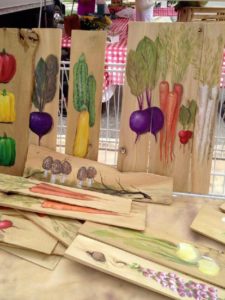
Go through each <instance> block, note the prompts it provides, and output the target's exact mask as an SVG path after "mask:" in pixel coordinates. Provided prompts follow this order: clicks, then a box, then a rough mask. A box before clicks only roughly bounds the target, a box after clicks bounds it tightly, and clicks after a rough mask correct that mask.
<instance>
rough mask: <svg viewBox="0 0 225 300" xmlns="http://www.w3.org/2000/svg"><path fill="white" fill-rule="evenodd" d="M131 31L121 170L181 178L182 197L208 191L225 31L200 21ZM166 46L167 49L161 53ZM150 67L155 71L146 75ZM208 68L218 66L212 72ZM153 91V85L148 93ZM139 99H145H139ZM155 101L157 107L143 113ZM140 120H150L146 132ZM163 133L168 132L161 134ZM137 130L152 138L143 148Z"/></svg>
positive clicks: (178, 183)
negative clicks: (186, 193)
mask: <svg viewBox="0 0 225 300" xmlns="http://www.w3.org/2000/svg"><path fill="white" fill-rule="evenodd" d="M129 26H130V27H129V34H130V35H129V38H128V62H127V68H126V74H127V79H126V82H125V86H126V87H125V93H124V99H123V108H122V116H121V120H122V122H121V130H120V150H123V151H120V153H119V156H118V168H119V170H122V171H140V170H142V171H145V170H146V168H148V171H149V172H151V173H155V174H160V175H166V176H171V177H173V179H174V191H179V192H194V193H208V190H209V179H210V169H211V161H212V149H213V136H214V135H213V134H214V127H215V126H214V124H215V122H214V121H215V115H216V107H217V101H218V90H219V83H220V73H221V67H220V66H221V64H220V61H221V62H222V55H223V48H224V40H225V26H224V25H223V24H222V23H211V24H207V23H197V22H196V23H176V24H152V23H143V22H140V23H133V24H132V23H131V24H130V25H129ZM214 32H216V34H214ZM184 37H185V38H184ZM149 39H150V40H149ZM158 41H160V45H161V46H160V47H161V48H160V47H157V42H158ZM174 41H175V42H174ZM137 49H139V50H137ZM146 49H147V50H146ZM160 49H161V50H160ZM187 49H189V51H187ZM134 51H135V52H134ZM141 51H143V53H144V54H143V55H144V56H143V55H142V56H141V54H140V52H141ZM157 51H158V52H157ZM160 51H161V52H160ZM159 52H160V53H159ZM157 53H158V57H159V59H158V61H156V58H157ZM185 53H186V54H185ZM187 53H188V55H187ZM210 53H211V54H210ZM212 53H213V55H212ZM141 57H142V58H141ZM143 57H144V58H145V61H144V60H143ZM154 58H155V59H154ZM163 59H164V61H163ZM135 60H136V65H135ZM209 60H210V63H209ZM165 61H167V63H168V64H165ZM146 62H147V63H148V64H149V68H148V69H146V71H143V70H145V67H144V66H145V65H146ZM156 63H157V64H156ZM141 64H142V65H143V66H142V65H141ZM206 65H207V66H208V65H210V66H211V67H210V68H206ZM167 67H168V68H167ZM148 70H152V71H151V72H149V71H148ZM148 72H149V73H148ZM135 74H136V75H135ZM157 74H158V75H157ZM134 75H135V76H134ZM153 76H155V77H153ZM135 78H138V81H137V80H136V79H135ZM140 78H142V79H140ZM152 78H153V79H154V80H153V79H152ZM143 82H144V83H145V85H144V84H143ZM128 84H129V86H128ZM146 85H149V88H148V90H147V89H146ZM150 86H151V87H150ZM174 89H175V91H174ZM146 90H147V93H146ZM149 90H151V97H150V96H149V95H148V94H149V93H150V91H149ZM132 93H133V94H132ZM137 93H139V95H138V97H136V96H134V95H135V94H137ZM163 93H164V94H165V93H166V94H165V95H163ZM162 97H164V98H162ZM150 98H151V103H150V104H149V106H150V108H149V109H148V110H147V111H146V110H143V109H144V108H145V107H146V102H147V100H148V102H150V101H149V99H150ZM203 98H204V99H203ZM142 99H144V103H145V105H144V106H143V109H142V110H141V109H139V110H137V109H138V101H139V103H140V102H141V101H142ZM160 99H161V100H160ZM163 101H164V104H163ZM171 103H172V104H173V103H174V105H172V104H171ZM140 107H141V105H139V108H140ZM153 107H157V108H154V109H153ZM159 108H160V110H161V112H160V110H159ZM131 113H132V117H130V116H131ZM151 114H153V116H152V115H151ZM162 114H163V116H164V121H165V122H164V125H163V127H162V124H161V125H160V124H159V123H157V122H159V121H153V120H154V115H155V118H156V120H159V115H160V116H161V117H163V116H162ZM171 114H172V115H171ZM190 116H191V117H190ZM136 117H137V118H141V119H143V120H145V123H144V124H143V128H142V129H137V128H136V129H135V128H134V127H135V126H136V125H135V124H133V123H135V122H134V118H136ZM151 118H152V119H151ZM205 120H209V121H207V123H208V126H204V124H203V123H204V121H205ZM130 121H131V122H130ZM150 121H151V122H152V124H153V125H152V131H153V132H154V130H156V128H154V125H155V126H156V127H157V132H158V133H157V132H155V133H156V137H157V139H156V138H155V136H154V135H153V134H149V132H148V131H149V129H150V125H149V127H148V126H147V125H148V122H150ZM170 121H171V122H170ZM154 122H155V123H154ZM156 123H157V124H156ZM169 123H171V124H169ZM146 124H147V125H146ZM130 126H131V127H130ZM144 126H145V127H146V128H145V129H144ZM159 127H160V128H161V127H162V128H161V131H160V128H159ZM131 128H132V130H134V131H135V130H136V132H138V130H140V131H141V130H143V131H141V132H145V133H143V134H141V135H140V136H139V139H138V140H137V141H136V142H135V135H136V134H135V132H134V131H132V130H131ZM159 131H160V132H159ZM188 136H189V137H188ZM181 165H182V168H181V167H180V166H181Z"/></svg>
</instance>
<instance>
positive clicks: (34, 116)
mask: <svg viewBox="0 0 225 300" xmlns="http://www.w3.org/2000/svg"><path fill="white" fill-rule="evenodd" d="M52 126H53V120H52V116H51V115H50V114H48V113H46V112H39V111H37V112H32V113H31V114H30V129H31V130H32V131H33V132H34V133H35V134H36V135H38V137H39V145H40V141H41V138H42V137H43V136H44V135H46V134H47V133H48V132H49V131H50V130H51V129H52Z"/></svg>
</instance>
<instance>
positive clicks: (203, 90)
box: [196, 84, 209, 153]
mask: <svg viewBox="0 0 225 300" xmlns="http://www.w3.org/2000/svg"><path fill="white" fill-rule="evenodd" d="M208 91H209V88H208V85H206V84H204V85H200V87H199V106H198V122H197V124H198V130H197V131H196V133H197V137H196V141H197V147H196V148H197V153H200V152H201V147H202V136H203V130H204V126H205V115H206V110H207V103H208Z"/></svg>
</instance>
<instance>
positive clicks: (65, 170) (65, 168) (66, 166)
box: [61, 160, 72, 183]
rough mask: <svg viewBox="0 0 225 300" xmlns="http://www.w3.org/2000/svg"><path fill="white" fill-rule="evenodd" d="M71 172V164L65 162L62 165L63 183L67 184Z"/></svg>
mask: <svg viewBox="0 0 225 300" xmlns="http://www.w3.org/2000/svg"><path fill="white" fill-rule="evenodd" d="M71 172H72V166H71V164H70V163H69V162H68V161H67V160H64V161H63V163H62V177H61V183H64V182H65V180H66V177H67V175H69V174H70V173H71Z"/></svg>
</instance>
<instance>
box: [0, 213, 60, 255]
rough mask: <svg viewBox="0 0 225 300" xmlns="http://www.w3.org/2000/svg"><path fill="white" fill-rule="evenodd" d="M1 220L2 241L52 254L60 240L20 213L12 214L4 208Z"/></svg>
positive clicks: (0, 236) (0, 238)
mask: <svg viewBox="0 0 225 300" xmlns="http://www.w3.org/2000/svg"><path fill="white" fill-rule="evenodd" d="M0 221H1V228H2V229H1V232H0V242H1V243H6V244H11V245H13V246H19V247H22V248H26V249H31V250H35V251H39V252H42V253H45V254H51V253H52V252H53V250H54V248H55V246H56V244H57V242H58V241H57V239H55V238H53V237H52V236H50V235H49V234H48V233H46V232H45V231H44V230H42V229H41V228H40V227H39V226H37V225H35V224H34V223H33V222H31V221H29V220H27V219H26V218H24V217H23V216H21V215H19V214H17V215H14V214H13V215H12V214H11V213H6V212H4V210H3V211H1V212H0ZM40 241H42V242H41V243H40Z"/></svg>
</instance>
